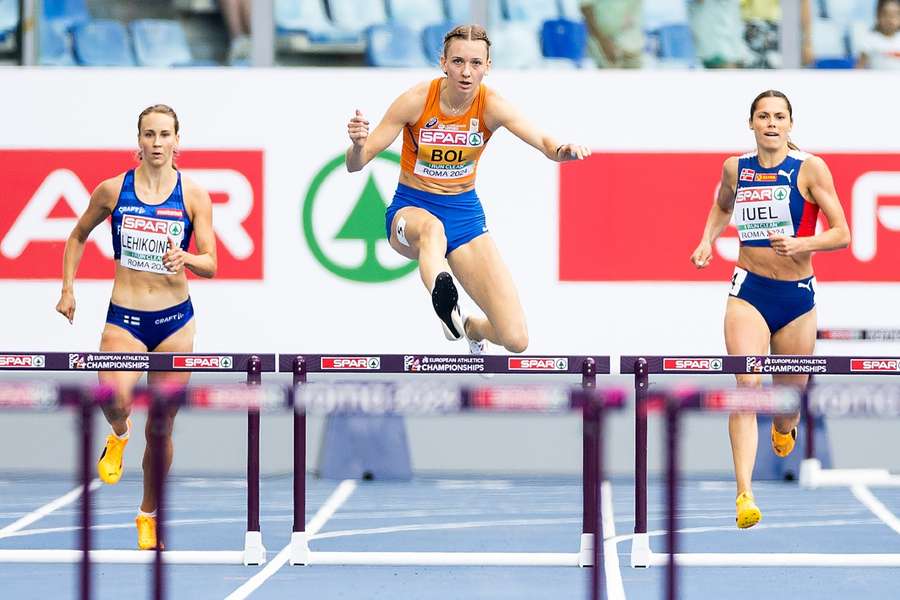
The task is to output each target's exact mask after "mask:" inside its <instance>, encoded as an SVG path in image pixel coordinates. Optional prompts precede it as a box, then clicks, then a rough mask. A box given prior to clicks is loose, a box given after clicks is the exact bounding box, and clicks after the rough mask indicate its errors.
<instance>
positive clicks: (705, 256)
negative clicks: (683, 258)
mask: <svg viewBox="0 0 900 600" xmlns="http://www.w3.org/2000/svg"><path fill="white" fill-rule="evenodd" d="M712 258H713V256H712V244H710V243H709V242H708V241H706V240H703V241H702V242H700V245H699V246H697V249H696V250H694V253H693V254H691V262H692V263H694V266H695V267H697V268H698V269H702V268H704V267H706V266H708V265H709V263H711V262H712Z"/></svg>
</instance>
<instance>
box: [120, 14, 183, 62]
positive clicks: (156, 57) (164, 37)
mask: <svg viewBox="0 0 900 600" xmlns="http://www.w3.org/2000/svg"><path fill="white" fill-rule="evenodd" d="M129 28H130V29H131V37H132V38H133V39H134V55H135V58H136V59H137V64H138V65H139V66H141V67H174V66H176V65H180V66H183V65H187V64H190V63H191V61H192V58H193V57H192V56H191V48H190V46H188V41H187V35H186V34H185V33H184V28H183V27H182V26H181V22H180V21H174V20H168V19H137V20H135V21H132V22H131V24H130V25H129Z"/></svg>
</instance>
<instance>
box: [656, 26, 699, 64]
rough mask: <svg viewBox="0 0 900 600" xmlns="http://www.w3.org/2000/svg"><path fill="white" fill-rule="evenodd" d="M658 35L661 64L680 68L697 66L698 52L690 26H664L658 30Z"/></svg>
mask: <svg viewBox="0 0 900 600" xmlns="http://www.w3.org/2000/svg"><path fill="white" fill-rule="evenodd" d="M657 34H658V36H659V59H660V62H662V63H664V64H665V63H669V64H677V65H679V66H695V65H696V63H697V51H696V49H695V48H694V36H693V33H692V32H691V28H690V26H688V25H685V24H681V23H676V24H673V25H664V26H662V27H660V28H659V29H658V30H657Z"/></svg>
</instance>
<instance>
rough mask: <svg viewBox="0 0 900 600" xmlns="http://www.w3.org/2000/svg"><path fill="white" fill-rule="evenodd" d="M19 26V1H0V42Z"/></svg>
mask: <svg viewBox="0 0 900 600" xmlns="http://www.w3.org/2000/svg"><path fill="white" fill-rule="evenodd" d="M18 26H19V0H0V40H2V39H4V38H5V37H6V36H8V35H11V34H14V33H15V32H16V28H17V27H18Z"/></svg>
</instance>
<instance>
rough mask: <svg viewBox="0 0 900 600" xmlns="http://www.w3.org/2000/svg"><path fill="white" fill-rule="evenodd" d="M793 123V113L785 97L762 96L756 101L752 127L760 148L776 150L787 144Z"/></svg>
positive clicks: (751, 122)
mask: <svg viewBox="0 0 900 600" xmlns="http://www.w3.org/2000/svg"><path fill="white" fill-rule="evenodd" d="M792 125H793V123H792V122H791V113H789V112H788V106H787V102H785V101H784V98H760V100H759V102H757V103H756V110H754V111H753V119H752V120H751V121H750V129H752V130H753V133H754V135H755V136H756V145H757V146H759V147H760V148H762V149H764V150H773V151H775V150H780V149H781V148H783V147H784V146H787V143H788V136H789V134H790V133H791V126H792Z"/></svg>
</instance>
